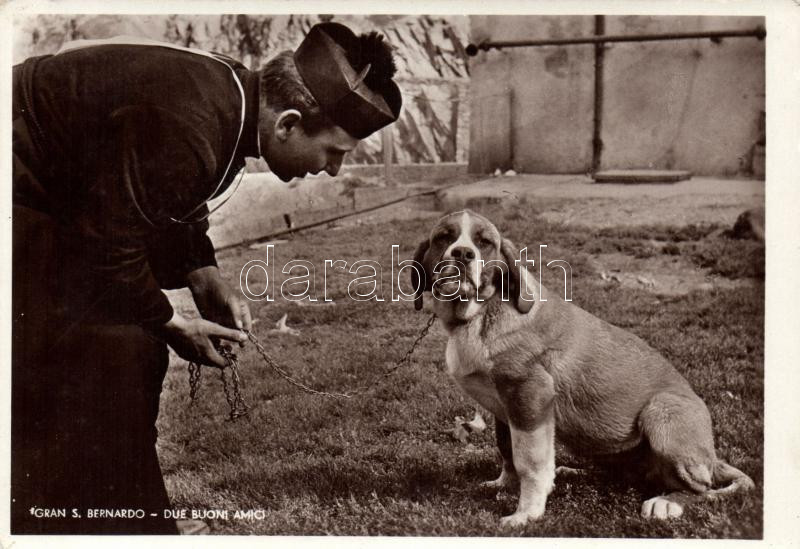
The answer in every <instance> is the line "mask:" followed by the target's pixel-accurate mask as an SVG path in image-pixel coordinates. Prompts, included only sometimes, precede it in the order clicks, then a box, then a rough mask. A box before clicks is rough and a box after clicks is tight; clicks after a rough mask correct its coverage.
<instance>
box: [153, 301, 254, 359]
mask: <svg viewBox="0 0 800 549" xmlns="http://www.w3.org/2000/svg"><path fill="white" fill-rule="evenodd" d="M161 335H162V336H163V337H164V339H165V340H166V342H167V344H168V345H169V346H170V347H172V348H173V349H174V350H175V352H176V353H178V355H179V356H180V357H181V358H183V359H184V360H189V361H191V362H198V363H200V364H207V365H209V366H218V367H220V368H224V367H225V366H227V362H226V361H225V359H224V358H223V357H222V356H221V355H220V354H219V353H218V352H217V350H216V348H215V347H214V345H215V343H216V342H218V341H220V340H222V339H225V340H228V341H235V342H237V343H239V344H242V343H244V342H245V341H247V335H245V334H244V333H242V332H240V331H238V330H232V329H230V328H226V327H224V326H220V325H219V324H215V323H213V322H209V321H208V320H203V319H202V318H196V319H192V320H187V319H185V318H183V317H182V316H181V315H179V314H178V313H174V314H173V315H172V318H171V319H170V321H169V322H167V323H166V324H164V326H163V328H162V330H161Z"/></svg>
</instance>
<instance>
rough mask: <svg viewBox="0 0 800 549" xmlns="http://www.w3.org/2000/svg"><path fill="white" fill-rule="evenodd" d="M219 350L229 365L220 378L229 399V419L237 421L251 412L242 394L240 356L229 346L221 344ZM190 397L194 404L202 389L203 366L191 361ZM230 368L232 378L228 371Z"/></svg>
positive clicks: (220, 373) (221, 372)
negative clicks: (201, 375)
mask: <svg viewBox="0 0 800 549" xmlns="http://www.w3.org/2000/svg"><path fill="white" fill-rule="evenodd" d="M217 351H218V352H219V354H220V355H222V357H223V358H224V359H225V361H226V362H227V365H226V366H225V367H224V368H221V369H220V371H219V378H220V380H221V381H222V390H223V392H224V393H225V400H227V401H228V407H229V408H230V413H229V414H228V420H229V421H236V420H237V419H239V418H240V417H246V416H247V415H248V414H249V412H250V407H249V406H248V405H247V402H246V401H245V400H244V396H242V387H243V385H244V384H243V383H242V379H241V377H240V376H239V358H238V357H237V356H236V353H234V352H233V351H232V350H231V349H230V348H229V347H227V346H220V347H219V348H218V349H217ZM188 369H189V398H190V399H191V403H192V405H194V404H195V403H196V402H197V395H198V391H199V389H200V372H201V367H200V365H199V364H197V363H196V362H189V366H188ZM228 370H230V380H229V379H228V377H229V376H228V374H227V373H226V372H228Z"/></svg>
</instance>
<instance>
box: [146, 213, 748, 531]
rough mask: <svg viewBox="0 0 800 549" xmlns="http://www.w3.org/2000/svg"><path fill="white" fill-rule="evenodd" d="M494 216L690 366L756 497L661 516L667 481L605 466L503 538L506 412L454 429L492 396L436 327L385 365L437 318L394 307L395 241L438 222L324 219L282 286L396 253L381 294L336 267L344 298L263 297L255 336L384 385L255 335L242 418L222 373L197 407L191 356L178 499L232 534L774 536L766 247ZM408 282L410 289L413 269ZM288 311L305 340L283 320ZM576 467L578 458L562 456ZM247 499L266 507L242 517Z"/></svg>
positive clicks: (182, 378) (168, 390)
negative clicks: (213, 514)
mask: <svg viewBox="0 0 800 549" xmlns="http://www.w3.org/2000/svg"><path fill="white" fill-rule="evenodd" d="M478 210H479V211H481V213H484V214H485V215H488V216H489V217H490V218H491V219H492V220H493V221H494V222H495V223H496V224H497V225H498V227H499V228H500V230H501V232H503V233H504V234H505V235H506V236H508V237H510V238H511V239H512V240H513V241H514V242H515V243H516V244H517V245H518V247H522V246H523V245H528V246H529V247H531V248H532V249H534V250H535V249H536V248H537V247H538V245H539V244H547V245H548V248H547V250H546V253H545V260H550V259H565V260H567V261H568V262H569V263H570V264H571V265H572V268H573V301H574V303H575V304H577V305H578V306H580V307H582V308H584V309H586V310H588V311H589V312H591V313H593V314H595V315H597V316H599V317H601V318H603V319H605V320H607V321H609V322H611V323H613V324H616V325H618V326H621V327H623V328H625V329H628V330H630V331H632V332H634V333H636V334H637V335H639V336H640V337H642V338H643V339H644V340H645V341H647V342H648V343H649V344H651V345H652V346H653V347H655V348H656V349H658V350H659V351H660V352H662V353H663V354H664V355H665V356H666V357H667V358H668V359H669V360H670V361H671V362H672V363H673V364H674V365H675V366H676V368H677V369H678V370H679V371H680V372H681V373H682V374H683V375H684V376H685V377H686V378H687V379H688V380H689V382H690V383H691V385H692V386H693V387H694V389H695V391H696V392H697V393H698V394H699V395H700V397H701V398H703V400H705V402H706V403H707V404H708V406H709V408H710V410H711V415H712V418H713V420H714V428H715V437H716V444H717V453H718V455H719V457H721V458H723V459H724V460H726V461H728V462H729V463H731V464H732V465H734V466H735V467H738V468H740V469H742V470H743V471H745V472H746V473H747V474H749V475H750V476H751V477H752V478H753V479H754V480H755V482H756V485H757V488H756V490H755V492H753V493H749V494H736V495H733V496H731V497H729V498H726V499H722V500H720V501H713V502H712V501H710V502H705V503H701V504H697V505H694V506H691V507H688V508H687V510H686V512H685V514H684V516H683V517H682V518H680V519H677V520H673V521H671V522H658V521H645V520H643V519H641V518H639V509H640V506H641V503H642V501H643V500H644V499H645V498H646V497H649V496H650V495H652V494H651V493H650V492H648V491H647V489H646V488H645V487H644V486H642V485H633V484H630V483H626V482H623V481H622V480H621V479H619V478H618V477H616V476H615V475H614V474H613V473H610V472H603V471H598V472H596V473H592V474H590V475H589V476H587V477H585V478H580V479H558V480H557V482H556V488H555V490H554V491H553V493H552V494H551V495H550V498H549V499H548V502H547V511H546V513H545V516H544V517H543V519H541V520H540V521H537V522H535V523H531V524H529V525H528V526H527V527H526V528H525V529H524V530H520V531H515V532H513V533H511V534H509V533H508V532H503V531H500V530H499V528H498V524H499V519H500V517H501V516H502V515H507V514H509V513H511V512H513V510H514V509H515V507H516V500H517V494H516V493H515V492H513V491H512V492H501V493H499V494H497V493H496V492H495V491H492V490H488V489H483V488H481V487H479V483H480V482H481V481H484V480H488V479H492V478H495V477H496V476H497V474H498V472H499V465H498V461H497V455H496V451H495V443H494V434H493V432H492V431H493V428H492V427H491V425H492V424H493V421H491V420H490V419H491V418H489V417H487V423H489V424H490V428H489V429H487V430H486V431H485V432H484V433H482V434H477V433H473V434H472V435H471V438H470V440H469V442H468V443H464V442H460V441H459V440H456V439H455V438H454V437H453V436H452V434H451V433H450V431H451V430H452V427H453V422H454V418H455V417H456V416H468V418H471V417H472V414H473V412H474V409H475V408H474V405H473V402H472V401H471V399H469V398H468V397H466V396H464V395H462V394H461V393H460V392H459V391H458V389H457V388H456V387H455V386H454V385H453V384H452V383H451V382H450V380H449V379H448V377H447V375H446V374H445V372H444V347H445V338H444V334H443V332H442V330H441V328H439V326H438V325H434V327H433V329H432V330H431V334H430V335H429V336H428V337H427V338H426V339H424V340H423V341H422V342H421V343H420V345H419V347H418V348H417V350H416V352H415V353H414V355H413V359H412V361H411V362H410V364H407V365H405V366H404V367H402V368H400V369H398V370H397V371H396V372H395V373H394V374H392V375H390V376H385V375H384V373H385V372H386V371H387V369H388V368H391V367H392V365H393V364H394V363H395V362H396V361H397V360H398V359H399V358H400V357H402V356H403V354H404V353H405V352H406V351H407V349H408V348H409V347H410V345H411V343H412V342H413V341H414V339H415V337H416V336H417V334H418V333H419V331H420V329H421V328H422V327H423V326H424V324H425V322H426V320H427V318H428V316H429V314H430V312H429V310H428V308H427V307H428V306H426V311H425V312H416V311H415V310H414V307H413V304H412V303H410V302H399V303H398V302H391V301H390V296H391V267H390V266H391V259H392V258H391V246H392V244H398V245H399V246H400V257H401V258H402V259H406V258H409V257H410V256H411V255H412V254H413V251H414V249H415V247H416V245H417V243H418V242H419V241H420V240H421V239H422V238H424V237H425V236H426V235H427V233H428V231H429V229H430V227H431V225H432V223H433V220H434V219H435V216H434V217H431V219H430V221H426V220H419V219H417V220H413V221H396V220H395V221H382V222H381V221H379V220H378V222H376V223H375V224H363V225H359V224H348V225H346V226H341V227H337V228H335V230H332V229H331V228H324V229H319V230H313V231H306V232H303V233H300V234H298V235H296V236H294V237H292V238H291V240H289V241H287V242H282V243H278V244H277V245H276V247H275V254H274V260H275V262H276V263H277V265H278V268H277V269H276V272H275V274H276V277H277V279H278V283H280V281H281V280H283V279H285V278H286V275H283V274H281V272H280V267H281V266H283V265H284V263H286V262H288V261H289V260H291V259H304V260H308V261H310V262H311V263H312V264H313V265H315V266H316V269H317V272H316V275H317V276H316V295H317V296H318V297H319V298H320V300H321V299H322V296H323V291H324V290H323V283H324V280H323V276H322V274H323V273H322V268H323V262H324V260H325V259H332V260H333V259H344V260H345V261H347V262H348V265H350V264H352V262H353V261H355V260H357V259H371V260H374V261H378V262H380V264H381V265H383V267H384V268H383V288H382V290H383V291H382V295H383V297H384V299H385V301H383V302H377V303H376V302H375V301H370V302H356V301H353V300H351V299H348V298H347V293H346V292H347V285H348V283H349V282H350V281H351V280H353V278H355V275H351V274H347V273H344V272H339V273H335V272H334V273H332V272H330V271H329V273H328V278H327V295H328V297H329V298H332V299H334V301H335V305H308V306H299V305H297V304H296V303H291V302H287V301H284V300H282V299H281V298H280V297H278V298H277V299H276V301H275V302H274V303H269V304H267V303H266V302H259V303H254V304H253V307H252V311H253V314H254V316H255V317H257V318H258V319H259V322H258V324H256V327H255V332H256V334H257V335H258V336H259V338H260V339H261V341H262V342H264V344H265V346H266V347H267V349H268V350H269V352H270V353H271V355H272V356H273V357H274V358H275V359H276V360H277V361H278V362H279V363H280V364H281V365H282V366H283V367H284V368H285V369H286V370H288V371H289V372H291V373H292V375H293V376H295V377H296V378H299V379H301V380H304V381H305V382H307V383H308V384H309V385H312V386H314V387H316V388H321V389H324V390H327V391H337V392H345V391H350V390H354V389H357V388H363V387H367V388H368V389H367V390H366V392H365V393H363V394H360V395H357V396H353V397H352V398H350V399H332V398H325V397H320V396H314V395H310V394H306V393H304V392H301V391H300V390H298V389H297V388H295V387H292V386H291V385H289V384H287V383H286V382H285V381H284V380H282V379H281V378H280V377H278V376H277V375H276V374H275V373H274V372H273V371H271V370H270V369H268V368H267V367H266V366H265V365H263V364H262V363H261V362H260V361H259V359H258V357H257V355H256V354H255V352H254V350H253V348H252V345H248V346H247V347H246V348H245V349H244V350H243V351H242V352H241V354H240V357H241V359H242V368H241V375H242V378H243V379H244V381H245V382H246V387H245V389H244V391H245V398H246V400H247V401H248V403H249V405H250V408H251V413H250V418H249V420H239V421H236V422H233V423H231V422H228V421H226V417H227V404H226V402H225V398H224V395H223V393H222V388H221V384H220V382H219V379H218V377H217V375H216V372H215V371H213V370H211V369H204V371H203V384H202V387H201V389H200V402H199V403H198V404H197V405H196V406H194V407H191V408H190V407H189V397H188V394H189V386H188V374H187V372H186V368H185V363H184V362H183V361H181V360H179V359H174V360H173V363H172V366H171V368H170V371H169V373H168V375H167V381H166V382H165V387H164V392H163V394H162V412H161V417H160V420H159V431H160V437H161V438H160V442H159V453H160V456H161V461H162V467H163V470H164V474H165V478H166V481H167V488H168V490H169V493H170V496H171V498H172V502H173V506H174V507H175V508H177V509H196V510H204V509H219V510H229V516H228V519H227V520H225V519H224V518H223V519H219V520H211V521H209V522H210V525H211V528H212V531H213V532H214V533H226V534H273V535H277V534H283V535H301V534H302V535H324V534H337V535H400V536H403V535H431V536H497V535H524V536H598V537H620V536H632V537H692V538H695V537H700V538H706V537H733V538H760V537H761V536H762V490H761V487H762V478H763V418H764V413H763V378H764V372H763V364H764V360H763V357H764V337H763V335H764V334H763V325H764V285H763V273H764V271H763V269H764V267H763V261H764V248H763V245H761V244H756V243H753V242H748V241H731V240H727V239H725V238H723V237H721V236H718V231H715V229H718V227H713V226H709V227H691V228H688V229H687V228H681V229H678V228H675V227H666V226H650V227H634V228H631V227H625V228H619V227H617V228H615V227H613V226H612V227H609V228H606V229H603V230H602V231H595V232H592V231H589V230H585V229H578V228H575V227H570V226H562V225H555V224H551V223H547V222H545V221H544V220H542V219H541V218H538V217H536V215H535V214H536V212H535V210H534V208H533V206H531V205H528V204H526V203H524V201H523V202H521V203H517V204H515V205H513V206H508V205H505V206H504V205H499V204H494V205H487V206H485V207H483V208H478ZM521 220H524V223H522V222H520V221H521ZM611 255H613V256H614V257H616V258H617V259H619V258H620V257H622V258H624V259H625V262H624V264H625V265H626V271H627V272H630V273H635V272H637V270H639V269H641V268H642V266H643V265H645V264H646V265H650V266H652V265H653V264H654V263H653V262H657V264H658V266H659V272H663V273H666V274H670V273H671V274H674V275H676V276H678V275H683V274H684V273H692V274H694V275H695V277H697V276H701V277H705V278H704V279H705V280H709V281H711V283H710V284H709V283H706V284H705V285H704V286H702V287H701V288H700V289H692V288H684V289H683V290H682V291H670V292H669V293H667V294H662V293H659V286H658V285H656V286H655V287H651V286H648V285H645V284H642V285H641V287H637V286H635V285H631V284H621V283H619V282H618V280H615V279H613V278H611V279H609V277H606V276H601V271H602V268H601V265H599V263H598V258H602V257H610V256H611ZM265 257H266V250H265V249H241V250H234V251H232V252H229V253H226V255H224V256H222V257H221V258H220V263H221V268H222V269H223V270H224V272H225V273H226V275H227V276H228V277H229V278H230V280H231V283H232V284H236V285H237V286H238V278H239V271H240V270H241V268H242V266H243V265H244V264H245V263H246V262H247V261H249V260H252V259H265ZM617 264H619V262H617ZM560 272H561V271H560V270H557V272H555V271H554V272H545V273H544V282H545V285H546V286H548V287H549V288H550V289H551V290H555V289H557V288H563V286H562V284H563V282H561V281H560V280H559V274H560ZM364 274H365V273H362V275H364ZM404 274H405V273H404ZM274 282H275V281H273V283H274ZM402 283H403V284H404V285H405V286H404V287H405V289H406V290H408V291H410V284H409V281H408V279H407V277H405V276H404V277H403V279H402ZM428 305H429V304H428ZM284 313H288V323H289V325H290V326H291V327H293V328H296V329H297V330H299V332H300V334H299V335H298V336H293V335H289V334H284V333H277V332H270V329H271V328H272V327H273V326H274V322H275V321H276V320H278V319H279V318H280V317H281V316H282V315H283V314H284ZM559 462H560V463H562V464H570V463H575V462H576V461H575V460H574V459H573V458H572V457H571V456H569V455H567V454H566V453H565V452H564V451H562V450H561V449H559ZM235 510H262V511H263V515H261V514H259V515H258V516H257V517H256V518H251V519H243V518H234V517H233V511H235Z"/></svg>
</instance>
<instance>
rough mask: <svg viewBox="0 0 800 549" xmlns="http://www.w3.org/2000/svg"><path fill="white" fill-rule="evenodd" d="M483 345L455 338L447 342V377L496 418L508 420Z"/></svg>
mask: <svg viewBox="0 0 800 549" xmlns="http://www.w3.org/2000/svg"><path fill="white" fill-rule="evenodd" d="M485 352H486V351H485V347H484V346H483V345H479V344H475V343H472V342H471V341H470V339H469V337H467V334H464V335H463V336H460V335H455V336H451V337H450V339H448V341H447V350H446V351H445V362H446V364H447V373H448V374H450V377H452V378H453V381H455V382H456V384H457V385H458V386H459V387H460V388H461V390H462V391H464V392H465V393H466V394H468V395H469V396H471V397H472V398H474V399H475V400H476V401H478V403H479V404H480V405H481V406H483V407H484V408H486V409H487V410H488V411H489V412H491V413H492V414H494V415H495V416H497V417H499V418H501V419H503V418H505V415H506V414H505V410H504V409H503V406H502V404H501V402H500V398H499V396H498V394H497V389H496V388H495V384H494V382H493V381H492V378H491V375H490V368H491V363H490V362H489V357H488V356H486V354H485Z"/></svg>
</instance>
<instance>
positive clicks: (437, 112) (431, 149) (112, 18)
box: [13, 15, 469, 164]
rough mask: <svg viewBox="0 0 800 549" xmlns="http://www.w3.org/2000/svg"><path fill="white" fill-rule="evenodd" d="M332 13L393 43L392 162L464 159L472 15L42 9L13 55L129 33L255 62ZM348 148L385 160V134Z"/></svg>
mask: <svg viewBox="0 0 800 549" xmlns="http://www.w3.org/2000/svg"><path fill="white" fill-rule="evenodd" d="M331 18H332V19H333V20H334V21H338V22H341V23H344V24H346V25H348V26H350V27H351V28H352V29H353V30H354V31H356V32H365V31H368V30H379V31H381V32H383V33H384V34H385V35H386V37H387V39H388V41H389V42H390V43H391V44H392V46H393V47H394V48H395V55H396V62H397V67H398V75H397V80H398V83H399V85H400V88H401V90H402V91H403V111H402V114H401V118H400V120H399V121H398V122H397V123H396V124H395V125H394V126H393V127H392V130H391V131H392V138H393V139H392V141H393V153H394V159H395V162H397V163H417V162H465V161H466V157H467V149H468V145H469V143H468V139H469V111H468V106H469V105H468V103H469V102H468V97H467V94H468V86H469V74H468V67H467V62H466V59H467V57H466V54H465V52H464V47H465V46H466V44H467V41H468V32H469V20H468V18H467V17H463V16H425V15H422V16H420V15H414V16H402V15H367V16H347V15H335V16H326V15H171V16H165V15H159V16H149V15H134V16H131V15H78V16H67V15H37V16H29V17H25V18H20V19H18V20H17V21H15V24H14V52H13V56H14V62H19V61H21V60H23V59H25V58H27V57H29V56H32V55H42V54H47V53H54V52H55V51H57V50H58V49H59V48H60V47H61V45H62V44H63V43H64V42H67V41H69V40H74V39H80V38H106V37H110V36H115V35H121V34H126V35H132V36H144V37H147V38H151V39H154V40H162V41H169V42H172V43H176V44H181V45H183V46H188V47H196V48H201V49H207V50H213V51H218V52H220V53H224V54H227V55H230V56H231V57H234V58H236V59H239V60H241V61H242V62H243V63H244V64H245V65H247V66H248V67H250V68H252V69H257V68H259V67H261V66H262V65H263V64H264V63H266V62H267V61H268V60H269V58H271V57H272V56H273V55H274V54H276V53H278V52H280V51H282V50H285V49H294V48H295V47H296V46H297V45H298V44H299V43H300V41H301V40H302V39H303V37H304V36H305V35H306V33H307V32H308V30H309V29H310V28H311V26H312V25H314V24H315V23H317V22H319V21H321V20H328V19H331ZM349 156H350V157H349V159H348V160H347V161H348V162H351V163H360V164H372V163H382V162H383V154H382V139H381V136H380V135H379V134H378V135H373V136H371V137H370V138H368V139H366V140H365V141H364V142H362V143H361V144H360V145H359V147H358V148H357V149H356V150H355V151H353V153H352V154H351V155H349Z"/></svg>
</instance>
